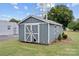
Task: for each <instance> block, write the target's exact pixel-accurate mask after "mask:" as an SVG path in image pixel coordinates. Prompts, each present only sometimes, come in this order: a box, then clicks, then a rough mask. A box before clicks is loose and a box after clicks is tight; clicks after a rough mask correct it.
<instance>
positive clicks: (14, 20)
mask: <svg viewBox="0 0 79 59" xmlns="http://www.w3.org/2000/svg"><path fill="white" fill-rule="evenodd" d="M9 22H16V23H18V22H20V21H19V20H16V19H14V18H12V19H10V21H9Z"/></svg>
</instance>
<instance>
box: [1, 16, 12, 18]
mask: <svg viewBox="0 0 79 59" xmlns="http://www.w3.org/2000/svg"><path fill="white" fill-rule="evenodd" d="M1 17H6V18H10V17H11V16H9V15H1Z"/></svg>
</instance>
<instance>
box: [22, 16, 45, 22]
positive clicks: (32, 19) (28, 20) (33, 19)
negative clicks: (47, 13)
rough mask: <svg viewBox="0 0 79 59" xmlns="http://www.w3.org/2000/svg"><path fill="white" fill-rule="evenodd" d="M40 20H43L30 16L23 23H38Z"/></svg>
mask: <svg viewBox="0 0 79 59" xmlns="http://www.w3.org/2000/svg"><path fill="white" fill-rule="evenodd" d="M40 22H43V21H40V20H38V19H35V18H32V17H30V18H28V19H26V20H25V21H24V22H23V23H40ZM44 23H45V22H44Z"/></svg>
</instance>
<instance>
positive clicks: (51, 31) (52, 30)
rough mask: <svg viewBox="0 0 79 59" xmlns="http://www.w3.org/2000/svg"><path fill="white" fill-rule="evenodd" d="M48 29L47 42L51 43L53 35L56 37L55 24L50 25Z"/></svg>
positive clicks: (53, 38)
mask: <svg viewBox="0 0 79 59" xmlns="http://www.w3.org/2000/svg"><path fill="white" fill-rule="evenodd" d="M49 31H50V41H49V42H50V43H51V42H53V41H54V40H55V37H56V32H55V31H56V29H55V25H50V28H49Z"/></svg>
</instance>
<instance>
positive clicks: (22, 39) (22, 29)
mask: <svg viewBox="0 0 79 59" xmlns="http://www.w3.org/2000/svg"><path fill="white" fill-rule="evenodd" d="M19 40H20V41H24V24H20V25H19Z"/></svg>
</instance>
